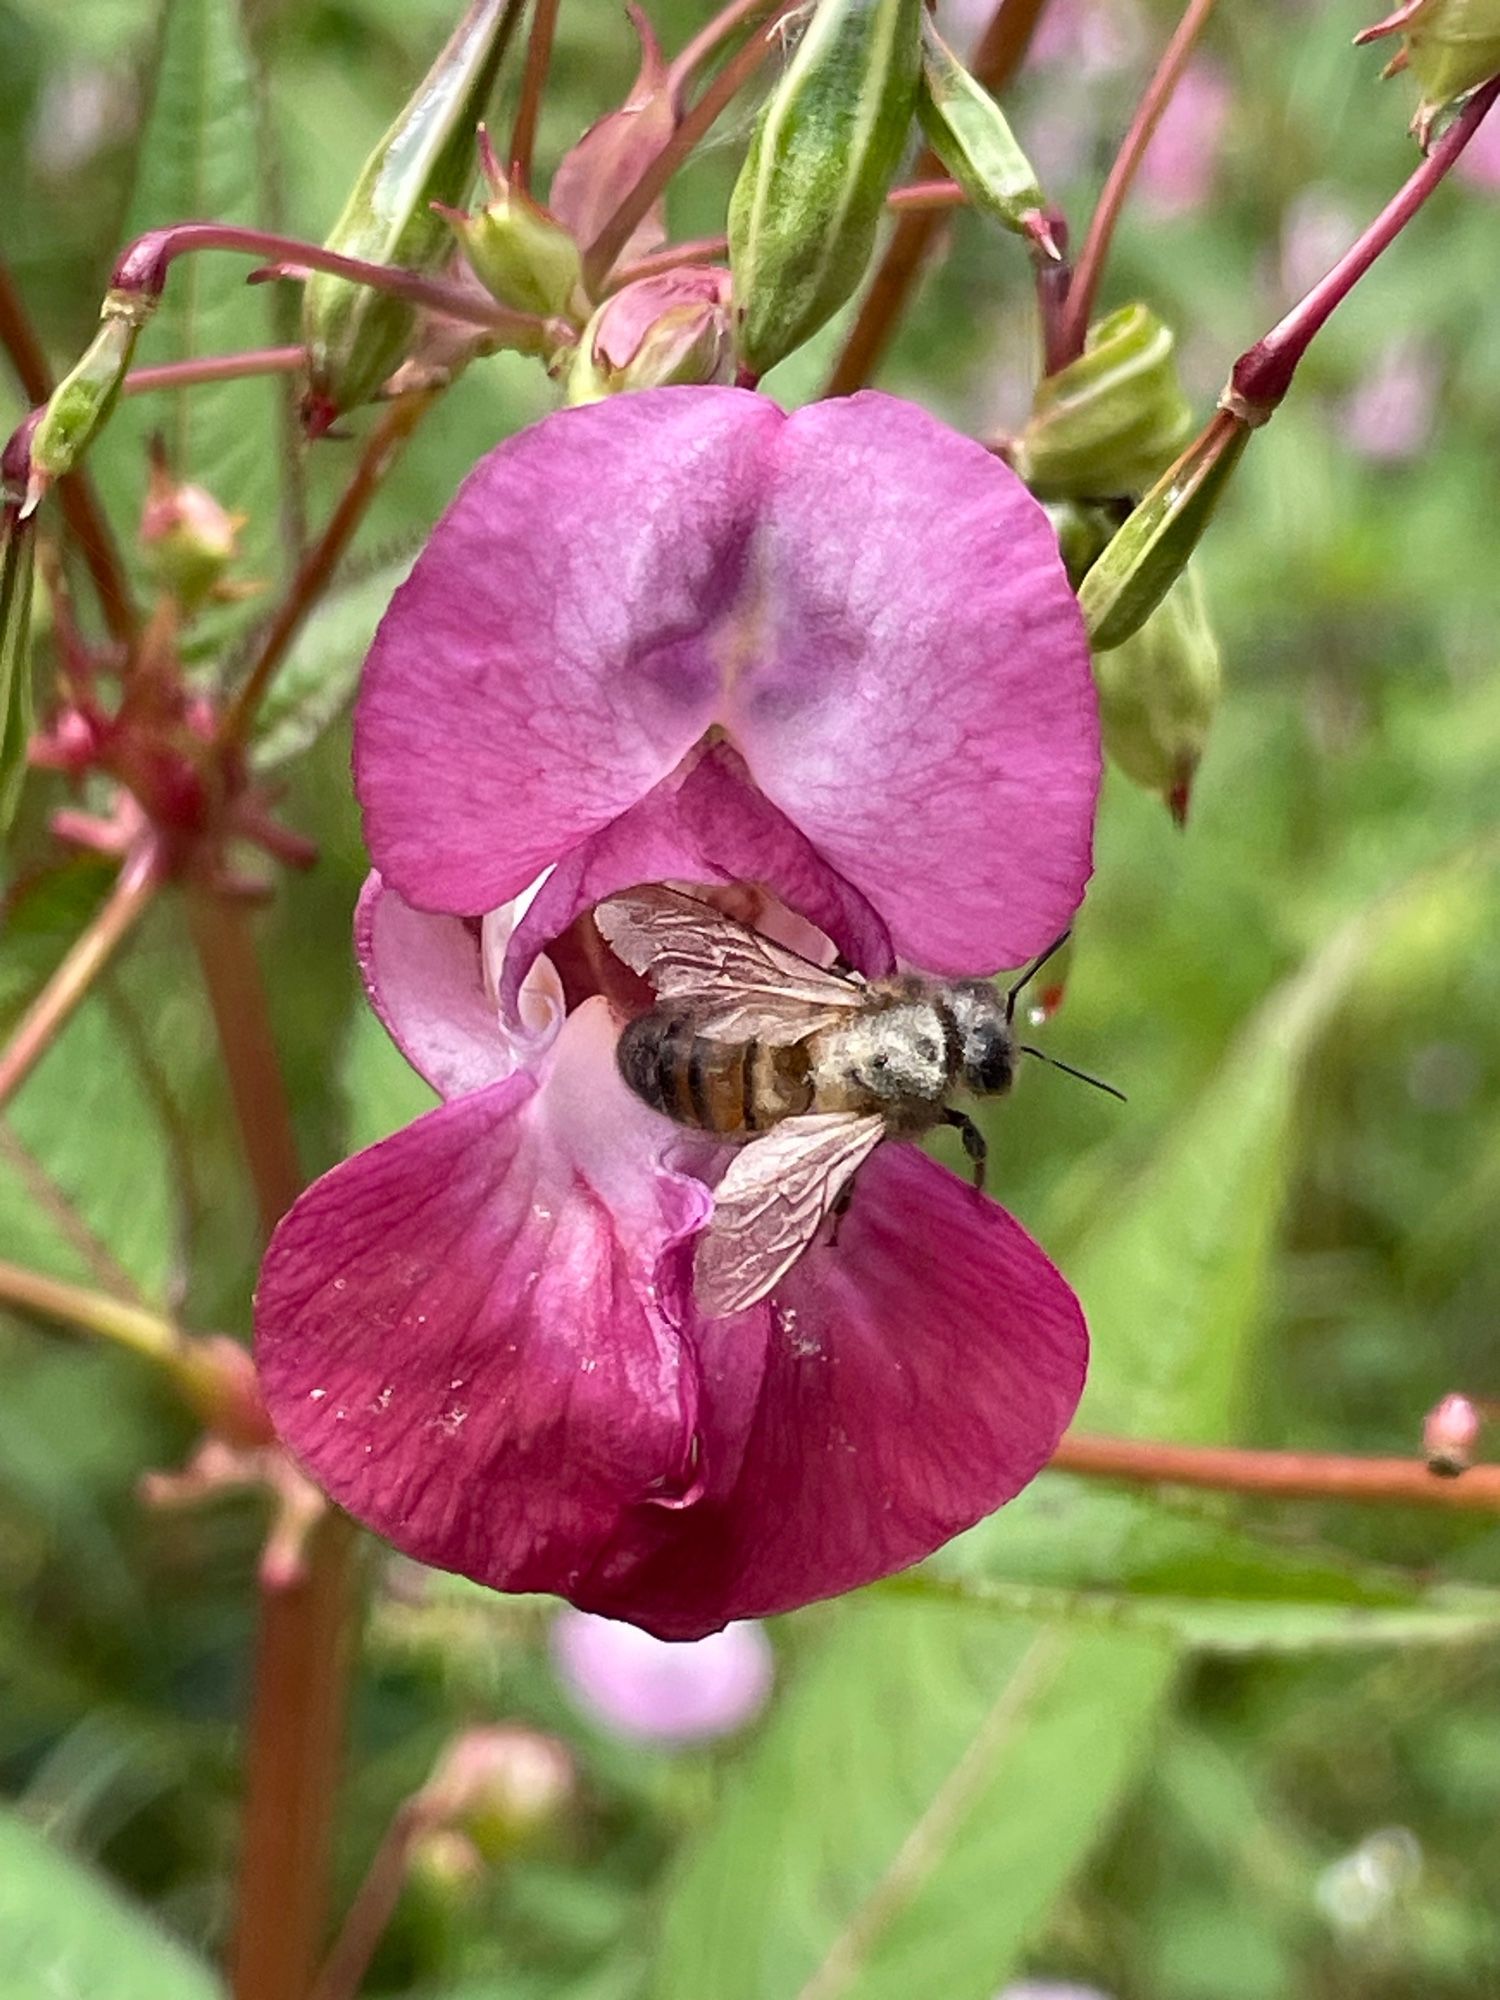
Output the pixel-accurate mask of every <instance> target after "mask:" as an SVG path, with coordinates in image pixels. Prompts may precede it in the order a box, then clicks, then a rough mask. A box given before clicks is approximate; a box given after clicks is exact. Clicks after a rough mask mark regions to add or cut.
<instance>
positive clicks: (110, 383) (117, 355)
mask: <svg viewBox="0 0 1500 2000" xmlns="http://www.w3.org/2000/svg"><path fill="white" fill-rule="evenodd" d="M153 308H154V301H153V300H149V299H146V298H143V297H141V296H140V295H139V294H137V293H134V292H110V293H108V294H107V295H106V297H105V300H104V305H103V307H102V308H101V310H100V314H99V318H100V322H101V324H100V327H99V331H98V332H97V333H96V334H95V335H94V338H93V339H92V340H91V341H90V343H89V345H88V347H87V348H86V349H85V351H84V354H83V357H82V359H81V360H79V361H78V362H76V363H75V364H74V366H73V367H72V368H71V369H70V370H69V371H68V373H67V374H66V375H65V376H64V377H63V379H62V380H61V382H59V383H58V385H57V387H56V388H55V389H54V390H53V391H52V394H51V396H50V397H49V398H48V401H47V407H46V409H45V410H44V411H43V412H42V415H41V418H40V419H39V421H38V423H37V427H36V429H35V431H34V432H33V433H32V437H31V475H32V481H31V489H30V491H29V492H28V494H27V500H26V511H27V512H28V513H29V512H30V511H31V509H32V508H33V507H34V506H35V505H36V502H37V500H38V499H39V498H40V497H41V492H42V490H43V489H44V488H45V487H46V486H47V485H49V484H50V483H51V481H52V480H54V479H57V478H59V477H60V476H61V475H62V474H63V473H65V472H71V471H72V470H73V468H74V466H75V465H77V464H78V463H79V462H80V461H81V459H82V458H83V454H84V453H85V452H86V451H87V450H88V448H89V446H90V445H91V444H92V443H93V441H94V439H95V437H96V436H97V435H98V433H99V431H100V429H101V427H102V426H103V424H104V423H105V421H106V419H107V418H108V416H109V413H110V411H111V410H112V409H113V408H114V406H115V403H116V401H117V400H118V398H119V394H120V387H121V384H122V383H123V382H124V380H125V371H126V370H127V369H128V368H129V366H130V360H131V356H132V355H133V354H134V353H135V344H136V341H137V340H138V339H139V338H140V331H141V328H142V327H143V326H144V325H145V323H146V321H147V320H148V319H149V318H150V316H151V313H152V310H153Z"/></svg>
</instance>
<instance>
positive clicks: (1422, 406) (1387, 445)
mask: <svg viewBox="0 0 1500 2000" xmlns="http://www.w3.org/2000/svg"><path fill="white" fill-rule="evenodd" d="M1440 387H1441V378H1440V375H1439V371H1438V366H1437V362H1436V359H1435V357H1434V356H1433V353H1432V351H1431V349H1430V348H1429V347H1427V346H1426V345H1424V344H1423V343H1422V342H1421V341H1414V340H1408V339H1402V338H1397V339H1395V340H1392V341H1389V342H1388V343H1387V344H1386V346H1385V347H1384V348H1383V349H1382V350H1381V352H1380V353H1379V354H1378V355H1377V356H1376V357H1375V365H1374V366H1373V368H1371V370H1370V372H1369V373H1368V374H1367V375H1366V376H1365V377H1364V379H1363V380H1362V381H1361V382H1360V383H1359V385H1358V386H1357V387H1356V388H1355V390H1354V391H1353V393H1352V394H1351V395H1350V396H1349V397H1348V398H1347V400H1346V401H1345V404H1344V412H1343V426H1342V428H1343V433H1344V436H1345V438H1346V439H1347V440H1348V442H1349V444H1350V445H1351V446H1352V447H1353V448H1354V450H1355V451H1357V452H1359V453H1360V455H1361V456H1362V457H1364V458H1370V459H1378V460H1383V461H1385V462H1386V463H1388V464H1393V465H1394V464H1399V463H1401V462H1402V461H1404V460H1407V459H1413V458H1418V457H1420V456H1421V454H1422V452H1423V450H1424V449H1425V448H1426V445H1427V442H1428V440H1429V439H1430V438H1431V436H1432V430H1433V425H1434V423H1435V421H1436V418H1437V401H1438V392H1439V389H1440Z"/></svg>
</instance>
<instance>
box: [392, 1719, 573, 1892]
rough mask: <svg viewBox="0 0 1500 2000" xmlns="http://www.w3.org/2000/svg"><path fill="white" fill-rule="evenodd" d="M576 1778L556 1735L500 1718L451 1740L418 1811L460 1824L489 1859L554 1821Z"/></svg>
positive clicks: (431, 1819)
mask: <svg viewBox="0 0 1500 2000" xmlns="http://www.w3.org/2000/svg"><path fill="white" fill-rule="evenodd" d="M574 1782H575V1781H574V1773H573V1760H572V1758H571V1757H570V1756H569V1755H568V1753H567V1751H566V1750H565V1749H564V1748H563V1746H562V1744H561V1743H559V1742H558V1741H557V1739H556V1738H555V1737H552V1736H543V1735H542V1734H541V1733H540V1732H539V1731H537V1730H535V1729H522V1728H520V1727H518V1726H516V1725H514V1724H510V1723H501V1724H496V1725H495V1726H494V1727H493V1728H490V1729H470V1730H468V1731H466V1732H465V1734H464V1735H462V1736H459V1737H456V1738H455V1739H454V1741H453V1742H452V1743H451V1744H450V1745H449V1746H448V1748H447V1750H446V1751H445V1752H444V1753H443V1755H442V1757H441V1758H440V1759H439V1760H438V1763H437V1766H436V1768H435V1769H434V1771H433V1774H432V1776H431V1777H430V1778H429V1779H428V1781H427V1783H426V1784H425V1785H424V1786H423V1788H422V1792H421V1795H420V1800H421V1809H422V1814H423V1817H424V1819H426V1820H427V1822H428V1823H429V1824H430V1825H434V1826H449V1827H453V1828H456V1829H458V1830H459V1831H461V1832H462V1833H464V1834H466V1835H467V1836H468V1838H469V1839H471V1840H472V1841H473V1842H474V1844H475V1846H476V1847H477V1848H478V1849H479V1851H480V1853H481V1854H484V1855H486V1856H488V1857H489V1858H490V1859H491V1860H495V1859H499V1858H500V1857H501V1856H503V1855H506V1854H510V1853H513V1852H515V1850H516V1849H517V1848H521V1847H526V1846H529V1845H530V1844H531V1843H532V1842H533V1841H534V1840H535V1839H536V1837H537V1836H538V1834H540V1833H543V1832H545V1831H546V1829H547V1828H548V1827H550V1826H552V1825H554V1824H555V1823H556V1821H557V1818H558V1816H559V1814H560V1813H561V1812H562V1811H563V1809H564V1808H565V1807H566V1805H567V1804H568V1801H569V1800H570V1799H571V1798H572V1796H573V1791H574Z"/></svg>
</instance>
